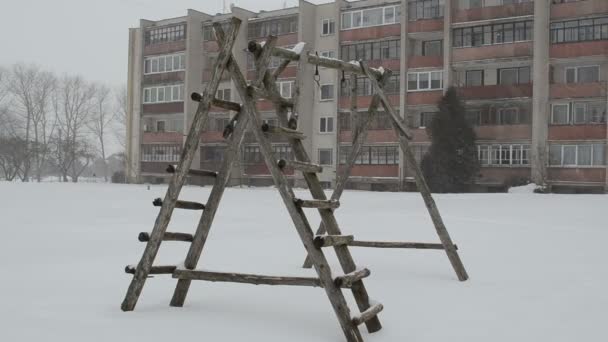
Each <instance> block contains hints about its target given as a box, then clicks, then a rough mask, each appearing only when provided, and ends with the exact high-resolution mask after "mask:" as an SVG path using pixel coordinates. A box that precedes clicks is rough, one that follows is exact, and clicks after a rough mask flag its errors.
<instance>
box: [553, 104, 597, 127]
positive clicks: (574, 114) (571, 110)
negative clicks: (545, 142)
mask: <svg viewBox="0 0 608 342" xmlns="http://www.w3.org/2000/svg"><path fill="white" fill-rule="evenodd" d="M605 122H606V102H604V101H601V102H570V103H554V104H553V105H552V106H551V124H553V125H588V124H602V123H605Z"/></svg>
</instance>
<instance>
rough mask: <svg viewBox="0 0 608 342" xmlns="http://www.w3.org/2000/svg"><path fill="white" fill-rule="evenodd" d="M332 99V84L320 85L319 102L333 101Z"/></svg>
mask: <svg viewBox="0 0 608 342" xmlns="http://www.w3.org/2000/svg"><path fill="white" fill-rule="evenodd" d="M333 98H334V85H333V84H322V85H321V101H327V100H333Z"/></svg>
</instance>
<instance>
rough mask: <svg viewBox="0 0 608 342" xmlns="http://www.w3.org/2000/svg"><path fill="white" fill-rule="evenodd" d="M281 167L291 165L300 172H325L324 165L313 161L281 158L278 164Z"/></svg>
mask: <svg viewBox="0 0 608 342" xmlns="http://www.w3.org/2000/svg"><path fill="white" fill-rule="evenodd" d="M277 165H278V166H279V168H281V169H283V168H285V167H290V168H292V169H294V170H297V171H300V172H310V173H321V172H323V167H322V166H320V165H317V164H312V163H302V162H299V161H296V160H285V159H281V160H279V162H278V164H277Z"/></svg>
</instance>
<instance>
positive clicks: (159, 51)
mask: <svg viewBox="0 0 608 342" xmlns="http://www.w3.org/2000/svg"><path fill="white" fill-rule="evenodd" d="M185 50H186V41H185V40H180V41H177V42H168V43H160V44H152V45H148V46H145V47H144V56H148V55H164V54H168V53H174V52H180V51H185Z"/></svg>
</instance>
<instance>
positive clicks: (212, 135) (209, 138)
mask: <svg viewBox="0 0 608 342" xmlns="http://www.w3.org/2000/svg"><path fill="white" fill-rule="evenodd" d="M222 133H223V132H217V131H204V132H203V133H202V134H201V142H203V143H218V142H225V141H226V140H225V139H224V137H223V135H222Z"/></svg>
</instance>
